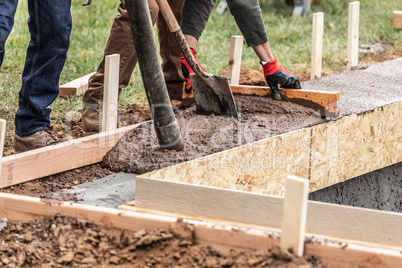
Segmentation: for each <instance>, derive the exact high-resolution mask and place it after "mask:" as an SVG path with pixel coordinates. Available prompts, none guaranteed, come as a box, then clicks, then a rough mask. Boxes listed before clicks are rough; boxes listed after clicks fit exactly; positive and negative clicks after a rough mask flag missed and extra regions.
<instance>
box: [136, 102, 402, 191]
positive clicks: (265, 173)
mask: <svg viewBox="0 0 402 268" xmlns="http://www.w3.org/2000/svg"><path fill="white" fill-rule="evenodd" d="M401 109H402V101H399V102H395V103H391V104H388V105H386V106H384V107H380V108H376V109H374V110H373V111H368V112H365V113H362V114H359V115H356V114H353V115H350V116H347V117H343V118H341V119H339V120H336V121H331V122H327V123H323V124H320V125H316V126H314V127H309V128H304V129H300V130H296V131H293V132H289V133H285V134H282V135H279V136H275V137H271V138H268V139H265V140H261V141H258V142H255V143H252V144H247V145H244V146H241V147H237V148H234V149H231V150H228V151H224V152H220V153H217V154H213V155H210V156H206V157H203V158H199V159H195V160H192V161H189V162H185V163H182V164H179V165H175V166H170V167H167V168H164V169H160V170H157V171H153V172H150V173H147V174H143V175H142V177H145V178H154V179H165V180H169V181H179V182H186V183H193V184H198V185H207V186H215V187H223V188H228V189H236V190H243V191H252V192H256V193H263V194H271V195H279V196H282V195H283V193H284V187H285V179H286V177H287V176H288V175H295V176H298V177H301V178H305V179H309V180H310V191H315V190H319V189H322V188H325V187H328V186H331V185H333V184H335V183H339V182H342V181H345V180H348V179H350V178H353V177H356V176H359V175H362V174H365V173H368V172H371V171H374V170H376V169H380V168H383V167H386V166H389V165H392V164H395V163H398V162H401V161H402V140H401V137H402V126H401V123H400V118H401V117H402V114H401V112H400V111H401Z"/></svg>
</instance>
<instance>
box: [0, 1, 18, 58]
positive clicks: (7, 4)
mask: <svg viewBox="0 0 402 268" xmlns="http://www.w3.org/2000/svg"><path fill="white" fill-rule="evenodd" d="M17 6H18V0H1V1H0V66H1V64H2V63H3V58H4V44H5V43H6V40H7V37H8V35H9V34H10V32H11V29H12V28H13V24H14V15H15V11H16V10H17Z"/></svg>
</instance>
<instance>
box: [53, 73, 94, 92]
mask: <svg viewBox="0 0 402 268" xmlns="http://www.w3.org/2000/svg"><path fill="white" fill-rule="evenodd" d="M93 74H95V73H90V74H87V75H84V76H83V77H80V78H78V79H75V80H73V81H70V82H68V83H66V84H63V85H61V86H60V87H59V88H60V92H59V97H67V96H79V95H82V94H84V93H85V91H87V89H88V80H89V78H90V77H91V76H92V75H93Z"/></svg>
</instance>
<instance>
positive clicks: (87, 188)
mask: <svg viewBox="0 0 402 268" xmlns="http://www.w3.org/2000/svg"><path fill="white" fill-rule="evenodd" d="M136 176H137V174H133V173H123V172H121V173H117V174H114V175H110V176H107V177H105V178H102V179H99V180H96V181H93V182H87V183H83V184H79V185H77V186H73V187H71V188H72V189H65V190H63V192H62V193H69V194H73V193H75V194H76V197H77V199H78V200H79V201H78V203H83V204H88V205H94V206H101V207H108V208H117V207H118V206H120V205H123V204H124V203H125V202H126V201H132V200H134V193H135V178H136Z"/></svg>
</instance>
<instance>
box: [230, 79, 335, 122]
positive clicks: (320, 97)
mask: <svg viewBox="0 0 402 268" xmlns="http://www.w3.org/2000/svg"><path fill="white" fill-rule="evenodd" d="M230 89H231V90H232V92H233V93H234V94H242V95H255V96H261V97H266V96H271V89H270V88H269V87H262V86H245V85H239V86H236V85H230ZM279 92H280V93H281V96H282V99H284V100H286V101H290V102H293V103H297V104H300V105H303V106H306V107H309V108H313V109H314V110H316V111H317V112H318V113H319V114H320V115H321V116H322V117H336V116H338V115H339V110H338V101H339V92H333V91H318V90H308V89H283V88H280V89H279Z"/></svg>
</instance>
